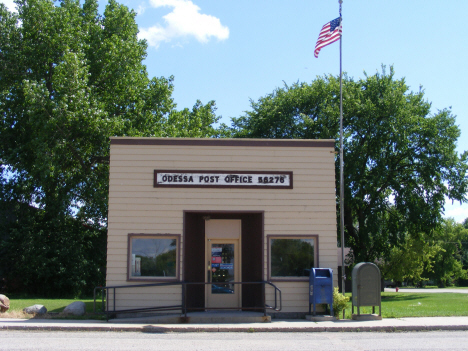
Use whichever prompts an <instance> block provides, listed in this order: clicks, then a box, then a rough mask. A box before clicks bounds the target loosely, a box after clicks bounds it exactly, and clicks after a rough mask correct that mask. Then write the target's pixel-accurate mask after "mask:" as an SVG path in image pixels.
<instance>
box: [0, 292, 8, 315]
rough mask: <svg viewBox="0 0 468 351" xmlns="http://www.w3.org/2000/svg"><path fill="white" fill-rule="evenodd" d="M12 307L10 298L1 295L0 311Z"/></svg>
mask: <svg viewBox="0 0 468 351" xmlns="http://www.w3.org/2000/svg"><path fill="white" fill-rule="evenodd" d="M9 309H10V299H9V298H8V297H6V296H5V295H0V312H6V311H8V310H9Z"/></svg>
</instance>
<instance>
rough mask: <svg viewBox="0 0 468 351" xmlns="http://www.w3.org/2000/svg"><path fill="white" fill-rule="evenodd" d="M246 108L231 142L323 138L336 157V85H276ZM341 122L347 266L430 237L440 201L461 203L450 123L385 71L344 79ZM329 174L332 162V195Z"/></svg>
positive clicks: (460, 158) (462, 169) (458, 159)
mask: <svg viewBox="0 0 468 351" xmlns="http://www.w3.org/2000/svg"><path fill="white" fill-rule="evenodd" d="M251 107H252V109H251V111H247V112H246V113H245V115H243V116H241V117H239V118H234V119H233V122H232V128H231V131H232V134H233V135H234V136H235V137H249V138H283V139H284V138H310V139H317V138H330V139H335V140H336V142H337V148H338V140H339V77H335V76H331V75H328V76H324V77H317V78H316V79H315V80H314V81H312V82H311V83H310V84H307V83H299V82H298V83H295V84H293V85H292V86H287V85H285V86H284V87H283V88H278V89H276V90H275V91H274V92H273V93H271V94H268V95H266V96H264V97H261V98H260V99H259V100H258V101H251ZM343 120H344V182H345V184H344V188H345V198H344V217H345V218H344V222H345V236H346V242H347V245H349V246H350V247H351V248H352V251H353V254H354V259H355V261H356V262H360V261H374V260H375V259H378V258H381V257H384V256H385V255H387V254H388V253H389V251H390V249H391V248H392V247H393V246H395V245H396V246H398V245H400V244H402V243H403V242H404V241H405V240H406V238H407V235H416V236H417V235H420V233H428V234H429V235H430V233H431V232H432V230H433V229H435V228H436V227H437V225H438V223H439V221H440V219H441V215H442V213H443V209H444V203H445V197H448V198H449V199H453V200H458V201H465V200H466V193H467V190H468V178H467V169H468V164H467V156H468V154H467V153H466V152H465V153H464V154H463V155H458V154H457V152H456V150H455V148H456V142H457V138H458V137H459V136H460V130H459V128H458V127H457V125H456V124H455V116H453V115H452V113H451V111H450V109H443V110H439V111H437V112H435V113H432V112H431V104H430V103H429V102H428V101H426V100H425V98H424V91H423V90H422V89H420V90H419V91H417V92H412V91H410V90H409V88H408V86H407V85H406V83H405V80H404V79H396V78H395V74H394V70H393V67H390V70H389V72H387V71H386V69H385V67H383V68H382V72H381V73H376V74H374V75H371V76H369V75H367V74H366V75H365V77H364V78H363V79H359V80H354V79H353V78H350V77H347V76H345V77H344V79H343ZM338 165H339V159H338V157H337V159H336V174H337V182H336V184H337V188H339V177H338V174H339V169H338ZM337 203H338V199H337Z"/></svg>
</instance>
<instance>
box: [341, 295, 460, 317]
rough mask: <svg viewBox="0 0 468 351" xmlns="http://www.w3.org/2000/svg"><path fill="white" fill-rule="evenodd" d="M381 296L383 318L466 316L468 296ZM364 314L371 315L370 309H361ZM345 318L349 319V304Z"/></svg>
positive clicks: (355, 311) (355, 310)
mask: <svg viewBox="0 0 468 351" xmlns="http://www.w3.org/2000/svg"><path fill="white" fill-rule="evenodd" d="M346 295H347V296H351V294H349V295H348V294H346ZM381 296H382V317H383V318H400V317H436V316H437V317H447V316H468V294H460V293H440V294H439V293H416V294H413V293H392V292H385V293H382V294H381ZM354 313H357V308H356V307H354ZM366 313H372V307H361V314H366ZM376 313H378V307H377V308H376ZM345 316H346V317H345V318H351V302H350V303H349V304H348V308H347V309H346V314H345Z"/></svg>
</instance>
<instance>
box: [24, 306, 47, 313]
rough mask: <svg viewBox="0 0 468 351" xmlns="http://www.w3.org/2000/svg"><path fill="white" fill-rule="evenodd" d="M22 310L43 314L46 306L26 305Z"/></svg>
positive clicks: (45, 311)
mask: <svg viewBox="0 0 468 351" xmlns="http://www.w3.org/2000/svg"><path fill="white" fill-rule="evenodd" d="M23 312H24V313H27V314H45V313H47V308H45V307H44V305H34V306H29V307H26V308H25V309H23Z"/></svg>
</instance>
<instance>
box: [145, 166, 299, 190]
mask: <svg viewBox="0 0 468 351" xmlns="http://www.w3.org/2000/svg"><path fill="white" fill-rule="evenodd" d="M158 173H188V174H190V173H192V174H193V173H198V174H226V173H227V174H287V175H289V179H290V183H289V185H288V186H275V185H201V184H200V185H188V184H184V183H174V184H157V180H156V179H157V174H158ZM293 186H294V182H293V172H291V171H284V172H282V171H220V170H213V171H210V170H179V169H172V170H161V169H155V170H154V178H153V188H194V189H195V188H219V189H221V188H231V189H275V190H279V189H293Z"/></svg>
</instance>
